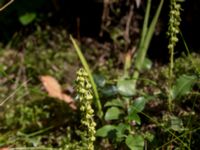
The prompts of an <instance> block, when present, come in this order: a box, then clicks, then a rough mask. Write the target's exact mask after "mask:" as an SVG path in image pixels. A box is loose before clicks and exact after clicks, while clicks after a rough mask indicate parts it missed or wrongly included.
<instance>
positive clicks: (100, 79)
mask: <svg viewBox="0 0 200 150" xmlns="http://www.w3.org/2000/svg"><path fill="white" fill-rule="evenodd" d="M93 78H94V81H95V83H96V85H97V86H98V87H104V86H105V84H106V80H105V78H104V76H102V75H99V74H94V75H93Z"/></svg>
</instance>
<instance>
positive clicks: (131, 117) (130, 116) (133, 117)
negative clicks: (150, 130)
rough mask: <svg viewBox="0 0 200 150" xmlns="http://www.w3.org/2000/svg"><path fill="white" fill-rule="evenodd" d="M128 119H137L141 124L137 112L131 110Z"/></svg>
mask: <svg viewBox="0 0 200 150" xmlns="http://www.w3.org/2000/svg"><path fill="white" fill-rule="evenodd" d="M128 119H129V121H131V122H133V121H135V122H136V123H137V124H139V125H140V124H141V120H140V116H139V115H138V114H137V113H135V112H131V113H130V114H129V115H128Z"/></svg>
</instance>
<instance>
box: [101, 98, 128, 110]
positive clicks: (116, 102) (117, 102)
mask: <svg viewBox="0 0 200 150" xmlns="http://www.w3.org/2000/svg"><path fill="white" fill-rule="evenodd" d="M104 106H105V107H108V106H118V107H122V108H123V107H124V104H123V102H122V101H121V100H120V99H113V100H111V101H108V102H106V103H105V105H104Z"/></svg>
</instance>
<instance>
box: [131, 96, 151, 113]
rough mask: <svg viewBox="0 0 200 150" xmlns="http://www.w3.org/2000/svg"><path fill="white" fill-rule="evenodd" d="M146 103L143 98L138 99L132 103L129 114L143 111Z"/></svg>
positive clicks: (145, 99)
mask: <svg viewBox="0 0 200 150" xmlns="http://www.w3.org/2000/svg"><path fill="white" fill-rule="evenodd" d="M147 101H148V99H147V98H145V97H138V98H137V99H136V100H135V101H134V102H133V105H132V107H131V108H130V110H129V112H136V113H138V112H141V111H143V109H144V107H145V104H146V102H147Z"/></svg>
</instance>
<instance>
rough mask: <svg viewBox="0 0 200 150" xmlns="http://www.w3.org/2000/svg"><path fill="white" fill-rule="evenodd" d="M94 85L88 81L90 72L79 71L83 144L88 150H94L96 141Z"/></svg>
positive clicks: (78, 83) (78, 88) (77, 82)
mask: <svg viewBox="0 0 200 150" xmlns="http://www.w3.org/2000/svg"><path fill="white" fill-rule="evenodd" d="M91 88H92V86H91V84H90V83H89V81H88V74H87V72H86V71H85V70H84V69H82V68H81V69H79V70H78V71H77V78H76V90H77V94H78V95H79V102H80V111H81V115H82V116H81V124H82V127H83V129H84V131H83V132H82V133H81V137H82V144H83V146H84V147H86V149H87V150H94V144H93V143H94V141H95V133H96V130H95V126H96V123H95V121H94V119H93V116H94V110H93V109H92V100H93V93H92V89H91Z"/></svg>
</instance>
